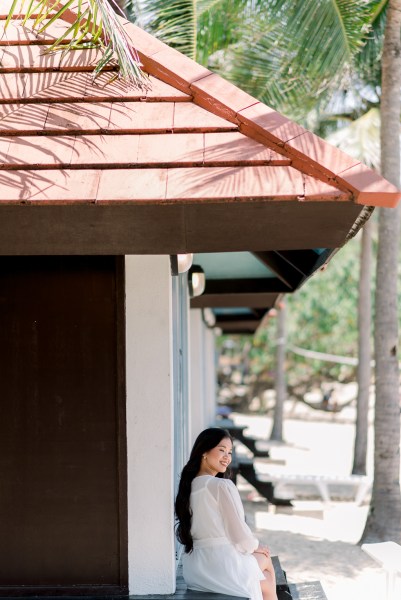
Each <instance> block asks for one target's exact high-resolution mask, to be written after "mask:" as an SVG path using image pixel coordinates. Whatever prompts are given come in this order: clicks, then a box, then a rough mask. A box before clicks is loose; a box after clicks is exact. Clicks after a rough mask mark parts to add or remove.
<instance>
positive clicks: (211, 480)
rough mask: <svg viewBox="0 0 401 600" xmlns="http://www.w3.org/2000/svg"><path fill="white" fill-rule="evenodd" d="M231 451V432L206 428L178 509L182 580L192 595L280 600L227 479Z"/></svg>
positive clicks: (265, 556)
mask: <svg viewBox="0 0 401 600" xmlns="http://www.w3.org/2000/svg"><path fill="white" fill-rule="evenodd" d="M232 448H233V443H232V438H231V436H230V434H229V433H228V431H226V430H225V429H220V428H217V427H212V428H209V429H205V430H204V431H202V433H200V434H199V436H198V437H197V439H196V441H195V444H194V447H193V449H192V452H191V455H190V458H189V461H188V463H187V464H186V465H185V467H184V468H183V470H182V474H181V480H180V485H179V488H178V494H177V498H176V503H175V510H176V516H177V521H178V523H177V537H178V539H179V541H180V542H181V543H182V544H183V545H184V546H185V554H184V557H183V574H184V579H185V581H186V583H187V586H188V588H189V589H192V590H198V591H202V592H215V593H220V594H228V595H232V596H242V597H246V598H250V599H251V600H262V599H263V600H277V595H276V580H275V575H274V568H273V565H272V562H271V558H270V551H269V549H268V548H267V547H265V546H260V545H259V541H258V540H257V539H256V538H255V537H254V536H253V534H252V532H251V530H250V529H249V527H248V525H247V524H246V523H245V517H244V509H243V506H242V503H241V499H240V496H239V493H238V490H237V488H236V487H235V485H234V483H233V482H232V481H231V480H230V479H228V467H229V465H230V463H231V455H232Z"/></svg>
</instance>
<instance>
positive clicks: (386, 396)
mask: <svg viewBox="0 0 401 600" xmlns="http://www.w3.org/2000/svg"><path fill="white" fill-rule="evenodd" d="M400 30H401V0H389V3H388V10H387V20H386V28H385V35H384V44H383V56H382V82H381V170H382V173H383V175H384V177H386V178H387V179H388V180H389V181H391V182H392V183H394V184H395V185H397V186H400V143H399V131H400V112H401V103H400V86H401V40H400ZM399 229H400V207H398V208H397V209H396V212H395V213H394V211H390V210H389V209H385V208H381V209H380V216H379V246H378V258H377V279H376V316H375V325H376V326H375V364H376V366H375V376H376V416H375V457H374V465H375V470H374V484H373V493H372V501H371V505H370V511H369V515H368V519H367V522H366V526H365V530H364V533H363V536H362V540H363V541H377V540H380V541H384V540H393V541H395V542H398V543H400V542H401V497H400V482H399V474H400V395H399V380H400V373H399V365H398V307H397V279H398V278H397V269H398V257H399Z"/></svg>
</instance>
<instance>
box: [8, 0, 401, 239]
mask: <svg viewBox="0 0 401 600" xmlns="http://www.w3.org/2000/svg"><path fill="white" fill-rule="evenodd" d="M10 5H11V0H2V2H1V6H0V61H1V63H0V82H1V85H0V136H1V137H0V202H1V204H2V206H4V204H7V203H10V204H12V205H14V204H15V203H18V202H21V203H30V202H32V203H35V204H42V203H43V204H49V205H51V204H52V203H54V204H67V205H69V204H72V203H96V204H105V205H106V204H108V205H110V206H115V205H117V204H130V205H135V204H138V205H141V206H142V205H143V204H144V203H145V204H146V205H147V206H150V205H152V203H154V204H155V205H160V204H161V203H162V204H163V205H165V206H171V205H172V204H173V203H177V204H179V205H182V206H184V205H187V206H194V205H198V204H199V205H201V204H202V203H208V204H209V205H210V204H212V203H215V204H216V206H217V205H221V204H224V203H229V204H230V206H233V205H234V204H237V203H240V204H241V203H242V204H243V203H245V204H249V203H255V202H256V201H257V202H258V203H263V202H264V203H266V205H267V204H271V203H272V202H276V203H278V202H281V201H284V204H285V206H286V207H291V206H292V205H294V206H295V205H297V206H298V205H299V203H302V202H305V203H306V204H310V203H315V202H316V203H322V202H325V203H332V202H333V201H335V202H340V203H341V205H345V204H347V205H352V206H354V207H355V210H354V209H352V210H350V211H345V209H343V211H344V215H345V214H347V216H346V218H345V219H344V222H346V223H347V226H346V227H344V230H345V229H346V228H347V227H348V231H349V228H350V227H349V225H348V223H349V220H350V215H354V218H355V215H357V214H358V211H359V210H361V209H360V208H359V209H357V207H356V206H355V205H356V204H368V205H372V206H394V205H395V204H396V203H397V201H398V199H399V198H400V197H401V193H400V192H399V190H397V189H396V188H395V187H394V186H392V185H391V184H390V183H388V182H387V181H385V180H384V179H383V178H382V177H381V176H380V175H378V174H376V173H374V172H373V171H371V170H370V169H368V168H367V167H365V166H364V165H361V164H360V163H358V161H356V160H355V159H353V158H351V157H349V156H347V155H345V154H344V153H343V152H341V151H339V150H338V149H336V148H334V147H332V146H330V145H329V144H327V143H326V142H325V141H324V140H321V139H320V138H318V137H317V136H315V135H314V134H312V133H310V132H308V131H306V130H305V129H303V128H302V127H300V126H299V125H297V124H296V123H294V122H292V121H291V120H289V119H288V118H286V117H285V116H283V115H281V114H280V113H278V112H276V111H274V110H273V109H271V108H269V107H268V106H265V105H263V104H262V103H260V102H259V101H258V100H256V99H255V98H252V97H251V96H249V95H248V94H246V93H245V92H243V91H242V90H239V89H238V88H236V87H235V86H233V85H232V84H231V83H229V82H227V81H225V80H224V79H222V78H221V77H219V76H218V75H216V74H213V73H211V72H210V71H208V70H207V69H205V68H204V67H202V66H200V65H198V64H196V63H194V62H193V61H191V60H190V59H189V58H187V57H185V56H183V55H181V54H180V53H179V52H177V51H176V50H173V49H171V48H169V47H168V46H166V45H165V44H163V43H162V42H160V41H159V40H157V39H156V38H154V37H153V36H151V35H149V34H148V33H146V32H144V31H142V30H140V29H138V28H137V27H135V26H134V25H132V24H131V23H128V22H125V24H124V27H125V30H126V32H127V33H128V35H129V36H130V37H131V39H132V42H133V45H134V47H135V48H136V49H137V50H138V53H139V55H140V57H141V60H142V62H143V64H144V68H145V69H146V71H147V72H148V74H149V84H150V85H149V89H148V90H141V89H137V88H133V87H132V86H131V87H128V86H127V85H126V84H124V82H122V81H119V80H114V81H111V80H110V77H111V76H112V75H113V72H110V70H109V71H107V72H105V73H102V74H101V76H100V77H98V78H97V79H96V80H95V81H93V79H92V75H91V73H90V71H91V70H92V69H93V65H94V64H95V62H96V60H97V58H98V52H97V51H95V50H89V51H83V50H79V51H75V52H73V53H69V54H67V55H65V56H63V55H62V54H60V53H56V54H54V53H53V54H48V53H46V49H47V46H48V45H49V44H51V43H52V41H53V40H54V39H55V37H56V36H59V35H60V31H61V30H62V29H63V27H64V28H66V27H68V24H67V23H65V24H63V23H62V22H57V23H54V24H53V25H52V26H51V28H50V30H49V31H48V32H45V33H44V34H41V35H38V34H36V33H32V32H31V31H30V30H29V28H23V27H22V26H21V24H20V22H19V21H18V20H14V21H13V22H12V23H11V24H10V27H9V28H8V29H7V30H6V31H4V20H5V17H6V16H7V12H8V9H9V7H10ZM70 17H71V15H70V16H68V14H67V16H66V18H67V19H69V18H70ZM71 18H72V17H71ZM70 20H71V19H70ZM258 206H259V204H258ZM280 206H281V205H280ZM188 210H189V209H188ZM258 210H259V209H258ZM280 210H282V208H280ZM286 211H287V209H286ZM295 212H296V214H297V215H298V214H299V210H298V208H297V209H296V211H295ZM295 212H294V214H295ZM252 214H256V213H252ZM286 214H287V212H286ZM308 214H309V213H308ZM321 214H322V213H321V211H320V210H319V215H321ZM336 214H337V213H336ZM241 215H242V212H241ZM287 218H288V217H287ZM320 218H321V217H320V216H319V219H320ZM191 219H193V216H192V217H191V218H189V213H188V218H187V220H185V219H183V220H182V222H181V225H180V226H182V227H187V226H188V227H193V225H191V226H190V225H189V223H192V222H193V221H192V220H191ZM241 219H243V217H242V216H241ZM185 223H187V225H185ZM320 226H321V224H320V225H319V224H318V225H317V227H320ZM238 227H240V222H238ZM189 231H190V230H189V229H188V231H187V235H186V237H187V243H188V244H189V245H190V243H191V241H190V240H191V238H190V235H189ZM336 235H337V238H338V231H337V234H336ZM183 237H185V235H184V236H183ZM337 238H336V239H337ZM232 243H233V242H230V244H232ZM286 243H287V245H288V242H286ZM240 246H241V244H240V242H238V247H240ZM259 246H260V244H259ZM230 247H231V246H230Z"/></svg>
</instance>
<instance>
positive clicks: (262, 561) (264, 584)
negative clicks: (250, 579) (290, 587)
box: [254, 554, 277, 600]
mask: <svg viewBox="0 0 401 600" xmlns="http://www.w3.org/2000/svg"><path fill="white" fill-rule="evenodd" d="M254 557H255V558H256V560H257V561H258V565H259V568H260V570H261V571H263V574H264V576H265V579H264V580H263V579H262V580H261V582H260V587H261V588H262V596H263V600H277V593H276V574H275V572H274V567H273V563H272V560H271V558H270V557H267V556H265V555H264V554H254Z"/></svg>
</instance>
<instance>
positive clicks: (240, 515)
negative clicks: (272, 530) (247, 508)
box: [217, 479, 259, 554]
mask: <svg viewBox="0 0 401 600" xmlns="http://www.w3.org/2000/svg"><path fill="white" fill-rule="evenodd" d="M217 481H219V486H218V494H217V503H218V506H219V510H220V513H221V515H222V518H223V523H224V529H225V531H226V535H227V537H228V539H229V540H230V541H231V542H232V543H233V544H234V545H235V547H236V548H237V550H239V551H240V552H244V553H247V554H252V552H255V550H256V549H257V548H258V546H259V541H258V540H257V539H256V537H255V536H254V535H253V533H252V531H251V530H250V529H249V527H248V525H247V524H246V523H245V515H244V508H243V506H242V502H241V498H240V495H239V493H238V490H237V488H236V487H235V485H234V483H233V482H232V481H230V480H228V479H220V480H217Z"/></svg>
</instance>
